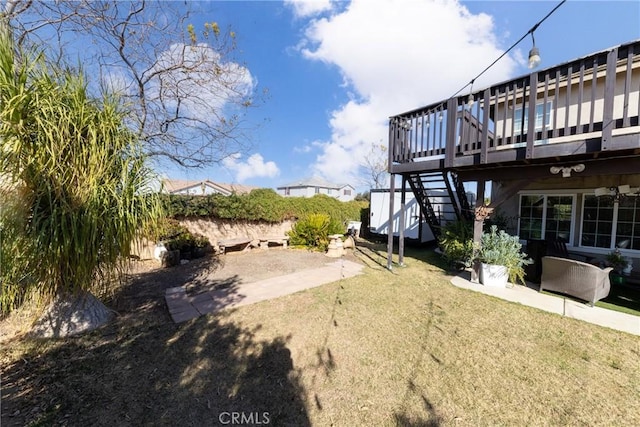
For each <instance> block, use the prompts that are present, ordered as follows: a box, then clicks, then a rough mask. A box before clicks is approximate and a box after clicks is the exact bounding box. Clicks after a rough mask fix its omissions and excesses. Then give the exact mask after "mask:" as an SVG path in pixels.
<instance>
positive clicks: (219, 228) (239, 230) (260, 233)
mask: <svg viewBox="0 0 640 427" xmlns="http://www.w3.org/2000/svg"><path fill="white" fill-rule="evenodd" d="M179 222H180V224H181V225H183V226H185V227H186V228H187V229H188V230H189V231H190V232H192V233H198V234H202V235H203V236H205V237H207V238H208V239H209V242H211V244H212V245H214V246H215V245H217V243H218V240H221V239H233V238H238V237H248V238H250V239H252V240H254V239H257V238H259V237H268V236H285V235H286V234H287V232H289V231H290V230H291V227H292V226H293V222H292V221H284V222H281V223H275V224H270V223H266V222H251V221H235V220H234V221H231V220H220V219H216V220H210V219H182V220H180V221H179Z"/></svg>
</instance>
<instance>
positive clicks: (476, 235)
mask: <svg viewBox="0 0 640 427" xmlns="http://www.w3.org/2000/svg"><path fill="white" fill-rule="evenodd" d="M476 184H477V188H476V206H475V212H476V214H475V215H474V220H473V244H474V246H480V242H481V240H482V226H483V225H484V218H485V216H482V215H479V213H480V212H481V211H482V209H483V208H484V207H485V206H484V187H485V186H486V185H485V184H486V181H484V180H479V181H478V182H477V183H476ZM471 267H472V269H471V281H472V282H473V283H479V282H480V277H479V272H480V264H479V263H477V262H475V260H474V261H473V262H472V264H471Z"/></svg>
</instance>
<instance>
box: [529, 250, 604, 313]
mask: <svg viewBox="0 0 640 427" xmlns="http://www.w3.org/2000/svg"><path fill="white" fill-rule="evenodd" d="M611 270H613V269H612V268H611V267H608V268H604V269H602V268H600V267H598V266H595V265H591V264H587V263H586V262H581V261H576V260H572V259H567V258H559V257H553V256H545V257H543V258H542V280H541V282H540V292H542V290H547V291H554V292H560V293H563V294H566V295H571V296H573V297H575V298H579V299H581V300H584V301H588V302H589V303H590V305H591V306H593V304H595V302H596V301H598V300H601V299H603V298H606V297H607V295H609V290H610V289H611V284H610V283H609V272H610V271H611Z"/></svg>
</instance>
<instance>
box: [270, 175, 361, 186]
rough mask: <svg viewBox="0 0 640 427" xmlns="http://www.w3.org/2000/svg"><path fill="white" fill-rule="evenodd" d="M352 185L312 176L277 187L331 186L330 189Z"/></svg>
mask: <svg viewBox="0 0 640 427" xmlns="http://www.w3.org/2000/svg"><path fill="white" fill-rule="evenodd" d="M346 186H349V187H352V188H353V186H352V185H351V184H334V183H332V182H329V181H326V180H324V179H322V178H320V177H317V176H314V177H311V178H303V179H299V180H297V181H293V182H290V183H288V184H284V185H280V186H278V189H281V188H306V187H321V188H332V189H340V188H343V187H346Z"/></svg>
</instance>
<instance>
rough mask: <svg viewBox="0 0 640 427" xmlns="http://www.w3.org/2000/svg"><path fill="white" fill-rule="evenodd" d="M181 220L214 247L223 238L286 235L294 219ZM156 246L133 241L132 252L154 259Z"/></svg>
mask: <svg viewBox="0 0 640 427" xmlns="http://www.w3.org/2000/svg"><path fill="white" fill-rule="evenodd" d="M179 222H180V224H181V225H183V226H184V227H186V228H187V230H189V231H190V232H191V233H197V234H201V235H203V236H205V237H206V238H207V239H209V242H211V244H212V245H213V246H214V247H216V246H217V245H218V241H219V240H222V239H233V238H238V237H240V238H241V237H247V238H249V239H252V240H255V239H258V238H260V237H272V236H273V237H278V236H285V235H287V233H288V232H289V231H290V230H291V228H292V227H293V221H284V222H281V223H276V224H270V223H266V222H251V221H230V220H219V219H216V220H212V219H182V220H180V221H179ZM154 248H155V242H151V241H148V240H146V239H142V240H140V241H136V242H134V243H132V245H131V253H132V255H135V256H138V257H140V258H141V259H152V258H153V250H154Z"/></svg>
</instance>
